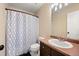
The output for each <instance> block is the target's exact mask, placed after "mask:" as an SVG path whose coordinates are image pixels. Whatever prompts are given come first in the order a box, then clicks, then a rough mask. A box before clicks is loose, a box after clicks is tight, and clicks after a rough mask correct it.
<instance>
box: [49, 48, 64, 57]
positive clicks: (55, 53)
mask: <svg viewBox="0 0 79 59" xmlns="http://www.w3.org/2000/svg"><path fill="white" fill-rule="evenodd" d="M50 56H65V55H64V54H62V53H60V52H58V51H56V50H54V49H51V53H50Z"/></svg>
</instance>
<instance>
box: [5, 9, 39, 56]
mask: <svg viewBox="0 0 79 59" xmlns="http://www.w3.org/2000/svg"><path fill="white" fill-rule="evenodd" d="M38 34H39V20H38V18H36V17H34V16H31V15H28V14H24V13H21V12H16V11H10V10H7V24H6V55H7V56H17V55H21V54H23V53H27V52H28V51H29V48H30V46H31V44H34V43H36V42H37V40H38Z"/></svg>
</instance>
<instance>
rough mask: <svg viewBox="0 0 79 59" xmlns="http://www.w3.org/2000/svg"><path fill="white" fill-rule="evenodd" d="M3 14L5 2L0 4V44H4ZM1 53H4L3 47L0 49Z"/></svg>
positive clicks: (4, 14)
mask: <svg viewBox="0 0 79 59" xmlns="http://www.w3.org/2000/svg"><path fill="white" fill-rule="evenodd" d="M5 16H6V13H5V4H0V45H2V44H3V45H5ZM1 55H5V48H4V50H2V51H0V56H1Z"/></svg>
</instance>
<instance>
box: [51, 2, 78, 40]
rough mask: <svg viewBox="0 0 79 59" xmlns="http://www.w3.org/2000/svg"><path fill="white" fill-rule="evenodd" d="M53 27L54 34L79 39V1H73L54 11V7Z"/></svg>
mask: <svg viewBox="0 0 79 59" xmlns="http://www.w3.org/2000/svg"><path fill="white" fill-rule="evenodd" d="M51 24H52V26H51V28H52V35H53V36H60V37H67V38H71V39H76V40H79V26H78V25H79V3H72V4H68V5H67V6H64V4H62V8H61V9H58V10H57V11H54V9H52V20H51Z"/></svg>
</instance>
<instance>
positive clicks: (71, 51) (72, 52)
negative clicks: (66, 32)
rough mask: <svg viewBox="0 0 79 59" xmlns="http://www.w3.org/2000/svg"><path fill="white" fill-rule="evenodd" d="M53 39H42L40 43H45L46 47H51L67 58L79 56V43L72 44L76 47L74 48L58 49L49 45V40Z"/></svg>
mask: <svg viewBox="0 0 79 59" xmlns="http://www.w3.org/2000/svg"><path fill="white" fill-rule="evenodd" d="M49 39H51V37H44V38H42V39H41V38H40V39H39V40H40V42H42V43H44V44H45V45H47V46H49V47H50V48H51V49H55V50H56V51H58V52H60V53H62V54H64V55H67V56H79V44H77V43H72V42H71V44H72V45H73V46H74V47H72V48H67V49H66V48H58V47H55V46H52V45H50V44H49V43H48V40H49Z"/></svg>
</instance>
